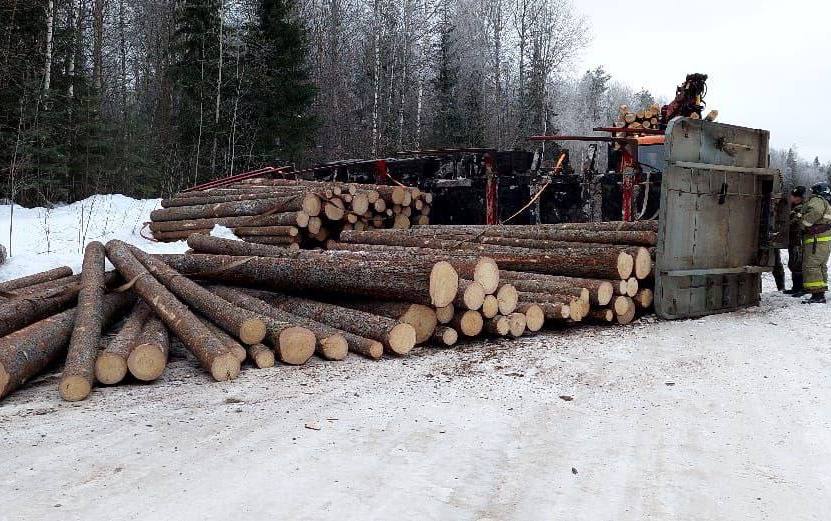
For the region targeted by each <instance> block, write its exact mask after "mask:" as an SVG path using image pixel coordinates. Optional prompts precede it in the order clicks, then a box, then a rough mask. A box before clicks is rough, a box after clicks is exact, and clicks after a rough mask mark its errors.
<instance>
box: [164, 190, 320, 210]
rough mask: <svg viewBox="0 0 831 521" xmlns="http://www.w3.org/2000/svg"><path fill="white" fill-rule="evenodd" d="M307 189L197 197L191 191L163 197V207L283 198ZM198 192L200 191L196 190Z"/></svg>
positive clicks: (300, 193)
mask: <svg viewBox="0 0 831 521" xmlns="http://www.w3.org/2000/svg"><path fill="white" fill-rule="evenodd" d="M306 192H307V190H306V189H296V190H295V189H292V190H290V191H283V190H280V189H279V188H276V187H275V188H273V189H270V190H268V191H263V192H235V193H230V194H216V195H212V194H211V193H207V194H204V195H201V196H199V197H195V196H194V195H193V194H192V193H189V197H174V198H173V199H162V202H161V206H162V208H182V207H188V206H205V205H214V204H219V203H237V202H244V201H256V200H261V199H281V198H286V197H297V196H305V195H306ZM195 193H198V192H195Z"/></svg>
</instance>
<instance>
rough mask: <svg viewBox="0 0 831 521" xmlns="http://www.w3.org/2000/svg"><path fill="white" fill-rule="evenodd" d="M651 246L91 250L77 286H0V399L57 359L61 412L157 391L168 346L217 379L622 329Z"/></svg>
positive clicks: (547, 242) (401, 234)
mask: <svg viewBox="0 0 831 521" xmlns="http://www.w3.org/2000/svg"><path fill="white" fill-rule="evenodd" d="M654 236H655V223H635V224H633V223H592V224H575V225H542V226H537V227H524V226H516V227H503V226H494V227H443V226H442V227H438V226H416V227H414V228H412V229H408V230H366V231H354V230H353V231H346V232H344V233H343V234H342V239H343V241H342V242H333V241H330V242H329V244H328V246H329V247H330V249H328V250H292V249H288V248H285V247H283V246H281V245H271V244H256V243H248V242H243V241H237V240H230V239H223V238H218V237H212V236H210V235H204V234H194V235H191V236H190V237H189V238H188V245H189V246H190V247H191V252H189V253H187V254H183V255H151V254H147V253H145V252H143V251H141V250H139V249H138V248H136V247H134V246H131V245H128V244H126V243H123V242H121V241H110V242H109V243H107V245H106V246H104V245H102V244H100V243H98V242H92V243H90V244H89V245H88V246H87V248H86V251H85V256H84V263H83V271H82V272H81V274H79V275H74V274H72V271H71V270H70V269H69V268H58V269H55V270H50V271H48V272H44V273H40V274H36V275H33V276H29V277H23V278H21V279H15V280H12V281H8V282H4V283H0V399H2V398H3V397H5V396H7V395H8V394H9V393H11V392H13V391H14V390H15V389H17V388H19V387H20V386H22V385H23V384H24V383H25V382H26V381H28V380H29V379H31V378H32V377H34V376H36V375H37V374H39V373H41V372H43V371H45V370H46V369H47V368H48V367H49V366H50V365H51V364H53V363H55V362H56V361H59V360H61V359H63V360H64V369H63V373H62V374H61V378H60V383H59V386H58V389H59V392H60V395H61V396H62V397H63V398H64V399H65V400H70V401H74V400H82V399H85V398H86V397H87V396H89V395H90V393H91V391H92V389H93V386H94V385H95V383H96V382H98V383H99V384H103V385H114V384H118V383H120V382H122V381H124V380H126V379H128V378H129V379H133V380H138V381H153V380H156V379H158V378H160V377H161V376H162V374H163V372H164V369H165V367H166V365H167V360H168V354H169V352H170V346H171V343H172V338H171V334H172V336H173V337H175V338H177V339H178V341H179V342H180V343H181V345H182V346H183V347H184V348H185V349H186V350H187V351H188V352H190V354H191V355H192V357H193V358H194V359H195V360H196V361H197V362H198V363H199V365H201V366H202V368H203V369H204V370H205V371H206V372H207V373H208V374H210V375H211V376H212V377H213V378H214V379H215V380H218V381H222V380H230V379H233V378H236V377H237V375H238V374H239V373H240V369H241V367H243V366H244V365H245V364H246V363H248V364H250V365H252V366H254V367H257V368H265V367H271V366H274V365H275V364H277V363H280V364H285V365H301V364H304V363H306V362H307V361H308V360H310V359H311V358H312V357H313V356H317V357H319V358H322V359H324V360H342V359H344V358H345V357H347V355H348V353H350V352H351V353H354V354H357V355H360V356H363V357H365V358H369V359H373V360H377V359H379V358H381V357H382V356H383V355H384V354H387V355H392V356H399V357H400V356H405V355H407V354H408V353H410V352H411V350H412V349H413V347H414V346H416V345H419V344H426V345H431V346H435V347H449V346H452V345H454V344H456V343H457V342H458V341H459V340H461V339H465V338H473V337H477V336H492V337H499V336H501V337H507V338H516V337H519V336H522V335H524V334H526V333H529V332H535V331H539V330H540V329H542V328H543V327H544V325H545V324H548V325H549V326H552V327H560V326H566V325H569V324H576V323H579V322H582V321H589V322H593V323H611V322H618V323H628V322H630V321H631V320H632V319H633V318H634V316H635V315H636V313H639V312H640V313H642V312H646V311H647V310H648V308H649V307H650V306H651V296H652V293H651V290H650V289H649V285H650V284H651V277H652V259H651V256H650V248H651V247H652V246H653V245H654ZM107 258H108V259H109V260H110V262H111V263H112V264H113V265H114V266H115V268H116V270H115V271H112V272H105V270H104V263H105V259H107ZM114 325H115V327H113V326H114ZM108 332H109V333H108Z"/></svg>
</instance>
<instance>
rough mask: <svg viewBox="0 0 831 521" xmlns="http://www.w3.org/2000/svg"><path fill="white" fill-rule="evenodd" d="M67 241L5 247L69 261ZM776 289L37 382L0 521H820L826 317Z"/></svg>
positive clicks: (34, 259) (827, 455) (2, 421)
mask: <svg viewBox="0 0 831 521" xmlns="http://www.w3.org/2000/svg"><path fill="white" fill-rule="evenodd" d="M113 198H114V201H122V200H121V199H120V198H119V196H113ZM122 202H124V204H123V205H122V204H120V203H119V204H118V205H117V206H119V207H120V208H121V210H120V212H125V211H126V210H125V209H126V208H132V206H131V204H135V205H136V208H137V209H135V210H131V212H132V213H130V215H129V217H125V218H119V219H118V220H115V219H113V220H111V222H120V223H122V226H115V225H108V226H103V225H101V226H99V227H98V229H99V231H98V232H96V233H97V234H100V235H99V236H98V237H94V238H98V239H102V238H110V237H119V238H124V239H127V240H130V241H131V242H134V243H138V244H140V245H142V246H149V247H153V248H158V247H160V245H157V244H143V243H141V242H140V241H141V240H142V239H141V238H140V237H138V235H137V232H136V230H137V228H136V226H138V224H136V223H138V222H139V221H143V220H146V214H147V212H149V208H152V207H153V206H154V205H155V204H156V203H155V202H134V203H128V202H127V201H126V200H125V201H122ZM145 205H146V206H145ZM114 206H116V205H115V204H114ZM35 213H36V212H35ZM116 214H117V215H123V213H116ZM68 215H72V214H71V213H70V212H68V211H67V217H66V226H69V225H70V219H69V217H68ZM111 217H112V216H111ZM33 221H34V222H37V219H36V218H34V219H33ZM0 224H2V223H0ZM65 236H66V238H65V239H64V242H63V244H65V245H67V246H68V247H70V248H72V250H71V251H66V250H64V251H62V252H56V253H53V254H49V255H38V253H39V250H38V249H37V248H38V247H33V248H32V251H31V252H26V251H25V248H24V247H23V246H22V243H23V239H22V237H23V236H21V240H20V241H19V242H18V244H21V247H20V250H18V251H20V252H21V253H22V255H23V256H25V257H26V259H28V260H27V262H28V264H29V265H30V266H35V265H37V269H42V267H52V266H56V265H59V264H61V263H69V264H70V265H72V266H73V267H76V266H77V262H78V259H79V258H80V257H78V255H77V253H76V251H80V250H79V248H78V247H77V245H76V243H74V242H72V240H71V237H73V232H72V230H67V231H66V232H65ZM137 241H139V242H137ZM162 247H163V248H168V247H171V248H176V247H181V245H179V246H176V245H174V246H162ZM53 257H54V258H53ZM73 263H75V264H73ZM24 264H25V263H24ZM13 266H17V267H16V268H15V270H13V271H14V272H15V273H21V274H22V273H23V272H25V271H26V269H25V266H24V265H21V264H20V261H19V260H18V258H14V259H12V262H11V264H10V267H13ZM37 269H34V268H33V269H31V270H29V271H37ZM3 270H4V271H0V278H8V273H9V272H8V267H7V268H4V269H3ZM770 286H771V281H770V280H766V282H765V291H766V293H765V294H764V296H763V302H762V305H761V306H760V307H758V308H753V309H749V310H746V311H742V312H737V313H731V314H725V315H718V316H711V317H707V318H703V319H699V320H690V321H680V322H660V321H656V320H654V319H650V318H646V319H642V320H641V321H639V322H637V323H636V324H635V325H633V326H631V327H624V328H598V327H581V328H577V329H573V330H563V331H551V332H547V333H546V334H544V335H539V336H535V337H527V338H523V339H521V340H520V341H517V342H504V341H491V342H477V343H472V344H467V345H464V346H462V347H459V348H456V349H450V350H436V349H429V348H421V349H418V350H416V351H415V352H414V354H413V355H412V356H410V357H408V358H405V359H384V360H381V361H377V362H370V361H367V360H364V359H361V358H358V357H350V358H349V359H348V360H346V361H344V362H322V361H312V362H311V363H309V364H307V365H306V366H303V367H286V366H283V367H277V368H274V369H266V370H254V369H248V370H246V371H244V372H243V373H242V374H241V376H240V378H239V379H237V380H234V381H232V382H225V383H215V382H211V381H209V378H208V377H206V376H205V375H204V374H203V373H202V372H201V371H200V370H198V369H197V368H196V366H195V365H194V363H193V361H192V360H191V359H190V358H188V357H187V355H186V354H185V353H183V352H181V351H177V352H176V353H174V355H175V356H174V359H173V361H172V363H171V367H170V368H169V369H168V371H167V372H166V374H165V376H164V378H163V381H160V382H157V383H154V384H150V385H140V384H135V383H133V384H128V385H121V386H116V387H112V388H97V389H96V390H95V392H94V393H93V395H92V397H91V398H90V399H89V400H87V401H85V402H81V403H75V404H69V403H65V402H62V401H61V400H60V398H59V396H58V393H57V389H56V383H57V376H56V375H55V374H51V375H46V376H44V377H41V378H39V379H37V380H35V381H34V382H33V383H32V385H30V386H28V387H27V388H25V389H22V390H20V391H18V392H17V393H15V394H13V395H12V396H10V397H9V398H7V399H5V400H4V401H3V402H2V403H0V461H2V462H3V463H4V469H5V472H3V473H2V474H1V475H0V520H5V519H9V520H18V519H21V520H22V519H40V520H51V519H55V520H67V519H112V518H115V517H118V518H122V519H142V520H144V519H148V520H168V519H176V520H214V519H215V520H225V519H239V520H249V519H250V520H258V519H309V520H318V519H320V520H323V519H339V520H340V519H349V520H352V519H354V520H370V519H378V520H382V519H383V520H386V519H405V520H409V519H414V520H415V519H418V520H423V519H454V520H456V519H459V520H479V521H482V520H502V519H523V520H526V519H527V520H537V519H545V520H559V519H564V520H565V519H567V520H614V521H618V520H624V521H628V520H633V521H634V520H662V521H663V520H684V521H691V520H702V521H704V520H707V521H711V520H722V519H723V520H736V519H753V520H757V519H758V520H761V519H770V520H788V521H797V520H820V519H823V520H824V519H827V518H828V515H827V513H828V511H829V509H830V508H831V493H829V492H830V491H831V408H829V406H828V404H829V403H831V347H829V342H828V338H829V334H831V327H830V326H829V325H828V318H829V308H828V307H826V306H802V305H800V304H799V303H798V302H796V300H795V299H792V298H789V297H785V296H781V295H779V294H776V293H774V292H773V291H772V288H771V287H770ZM561 397H564V398H566V399H564V398H561ZM568 398H571V400H567V399H568Z"/></svg>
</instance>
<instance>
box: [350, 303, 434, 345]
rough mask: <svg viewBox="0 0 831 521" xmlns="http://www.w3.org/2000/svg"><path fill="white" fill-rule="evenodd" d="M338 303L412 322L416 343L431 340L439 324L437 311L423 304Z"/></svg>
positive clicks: (400, 320) (404, 321)
mask: <svg viewBox="0 0 831 521" xmlns="http://www.w3.org/2000/svg"><path fill="white" fill-rule="evenodd" d="M336 303H337V304H338V305H341V306H343V307H348V308H352V309H359V310H361V311H365V312H367V313H372V314H374V315H380V316H382V317H388V318H393V319H395V320H398V321H399V322H403V323H405V324H410V325H411V326H413V328H414V329H415V332H416V344H423V343H424V342H426V341H427V340H429V339H430V337H431V336H432V335H433V331H435V329H436V326H437V325H438V320H437V319H436V311H435V310H434V309H433V308H431V307H429V306H425V305H423V304H411V303H409V302H394V301H379V300H367V299H358V300H355V299H342V300H338V301H337V302H336Z"/></svg>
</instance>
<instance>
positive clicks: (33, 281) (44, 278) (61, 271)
mask: <svg viewBox="0 0 831 521" xmlns="http://www.w3.org/2000/svg"><path fill="white" fill-rule="evenodd" d="M70 275H72V268H70V267H69V266H62V267H60V268H55V269H51V270H48V271H42V272H40V273H35V274H33V275H27V276H25V277H19V278H16V279H12V280H7V281H5V282H0V294H2V293H7V292H10V291H16V290H19V289H23V288H28V287H30V286H34V285H37V284H43V283H44V282H51V281H54V280H58V279H62V278H64V277H69V276H70Z"/></svg>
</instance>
